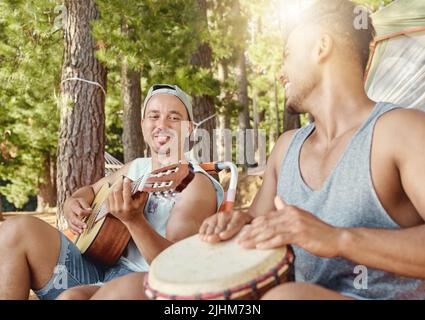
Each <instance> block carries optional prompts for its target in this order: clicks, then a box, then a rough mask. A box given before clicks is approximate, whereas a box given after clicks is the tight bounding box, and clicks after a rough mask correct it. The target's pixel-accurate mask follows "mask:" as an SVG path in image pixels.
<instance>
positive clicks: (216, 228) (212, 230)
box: [199, 211, 253, 243]
mask: <svg viewBox="0 0 425 320" xmlns="http://www.w3.org/2000/svg"><path fill="white" fill-rule="evenodd" d="M252 219H253V218H252V217H251V216H250V215H249V214H248V213H244V212H241V211H232V212H219V213H216V214H214V215H212V216H211V217H208V218H207V219H205V220H204V222H203V223H202V225H201V228H200V229H199V236H200V238H201V240H203V241H206V242H210V243H216V242H220V241H225V240H228V239H230V238H232V237H234V236H235V235H236V234H237V233H239V231H240V230H241V229H242V227H243V226H244V225H246V224H247V223H250V222H251V221H252Z"/></svg>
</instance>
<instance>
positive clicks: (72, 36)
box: [57, 0, 106, 228]
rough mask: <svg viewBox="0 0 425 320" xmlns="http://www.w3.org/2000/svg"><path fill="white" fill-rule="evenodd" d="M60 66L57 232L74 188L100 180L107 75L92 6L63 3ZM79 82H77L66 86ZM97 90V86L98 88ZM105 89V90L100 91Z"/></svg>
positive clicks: (88, 1)
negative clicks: (93, 30)
mask: <svg viewBox="0 0 425 320" xmlns="http://www.w3.org/2000/svg"><path fill="white" fill-rule="evenodd" d="M65 6H66V8H67V19H66V24H65V27H64V28H65V34H64V38H65V45H64V62H63V66H62V82H61V83H62V85H61V95H62V101H61V106H60V107H61V119H60V137H59V149H58V164H57V169H58V172H57V186H58V201H57V207H58V213H57V215H58V216H57V224H58V227H59V228H63V227H64V226H65V224H64V219H63V204H64V202H65V199H66V197H68V196H69V195H70V194H72V193H73V192H74V191H75V190H77V189H78V188H80V187H82V186H85V185H88V184H92V183H94V182H95V181H97V180H99V179H100V178H102V177H103V176H104V168H105V160H104V149H105V94H104V91H103V90H106V69H105V68H104V67H103V66H102V65H101V64H100V62H99V61H98V60H97V59H96V57H95V50H96V43H95V41H94V39H93V38H92V36H91V30H90V23H91V22H92V21H93V20H95V19H97V18H98V11H97V9H96V6H95V2H94V0H65ZM73 77H78V78H80V79H85V80H88V81H91V82H93V83H95V84H93V83H87V82H84V81H81V80H67V81H65V80H66V79H69V78H73ZM96 84H98V85H96ZM99 86H101V87H103V90H102V88H101V87H99Z"/></svg>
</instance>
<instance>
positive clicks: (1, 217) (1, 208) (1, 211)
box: [0, 194, 4, 221]
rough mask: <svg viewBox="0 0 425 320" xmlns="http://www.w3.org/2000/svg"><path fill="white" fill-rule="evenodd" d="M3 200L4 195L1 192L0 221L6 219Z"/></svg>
mask: <svg viewBox="0 0 425 320" xmlns="http://www.w3.org/2000/svg"><path fill="white" fill-rule="evenodd" d="M2 200H3V197H2V195H1V194H0V221H3V220H4V218H3V202H2Z"/></svg>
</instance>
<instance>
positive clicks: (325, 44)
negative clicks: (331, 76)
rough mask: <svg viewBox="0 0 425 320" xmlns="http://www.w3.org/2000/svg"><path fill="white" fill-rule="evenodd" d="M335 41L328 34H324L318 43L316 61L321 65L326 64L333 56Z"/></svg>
mask: <svg viewBox="0 0 425 320" xmlns="http://www.w3.org/2000/svg"><path fill="white" fill-rule="evenodd" d="M334 45H335V44H334V40H333V38H332V37H331V36H330V35H329V34H327V33H322V34H321V35H320V38H319V40H318V43H317V47H316V50H315V55H316V61H317V63H319V64H321V63H323V62H325V61H326V60H327V59H328V58H329V57H330V55H331V53H332V50H333V48H334Z"/></svg>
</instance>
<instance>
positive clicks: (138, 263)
mask: <svg viewBox="0 0 425 320" xmlns="http://www.w3.org/2000/svg"><path fill="white" fill-rule="evenodd" d="M190 162H191V163H192V165H193V168H194V171H195V172H202V173H204V174H205V175H206V176H207V177H208V178H210V179H211V181H212V183H213V185H214V188H215V189H216V196H217V208H219V207H220V205H221V203H222V201H223V198H224V190H223V188H222V186H221V185H220V183H218V182H217V181H216V180H215V179H214V178H213V177H211V176H210V175H209V174H208V173H207V172H205V170H203V169H202V168H201V167H200V166H199V165H197V164H196V163H194V162H193V161H190ZM151 171H152V159H151V158H138V159H135V160H133V162H132V163H131V165H130V167H129V169H128V172H127V176H128V177H129V178H130V179H132V180H136V179H139V178H140V177H141V176H142V175H144V174H147V173H149V172H151ZM173 205H174V201H170V200H161V199H158V198H157V197H151V195H149V198H148V201H147V203H146V206H145V211H144V215H145V218H146V220H147V221H148V222H149V224H150V225H151V226H152V227H153V228H154V229H155V231H156V232H157V233H158V234H159V235H161V236H162V237H164V238H165V232H166V227H167V222H168V219H169V217H170V214H171V209H172V208H173ZM118 263H121V264H124V265H125V266H127V267H128V268H130V269H131V270H133V271H137V272H147V271H149V264H148V263H147V261H146V259H145V258H144V257H143V256H142V255H141V254H140V251H139V249H138V248H137V246H136V244H135V242H134V241H133V240H132V239H131V240H130V242H129V244H128V246H127V250H126V253H125V254H124V255H123V256H122V257H121V258H120V260H119V262H118Z"/></svg>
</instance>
